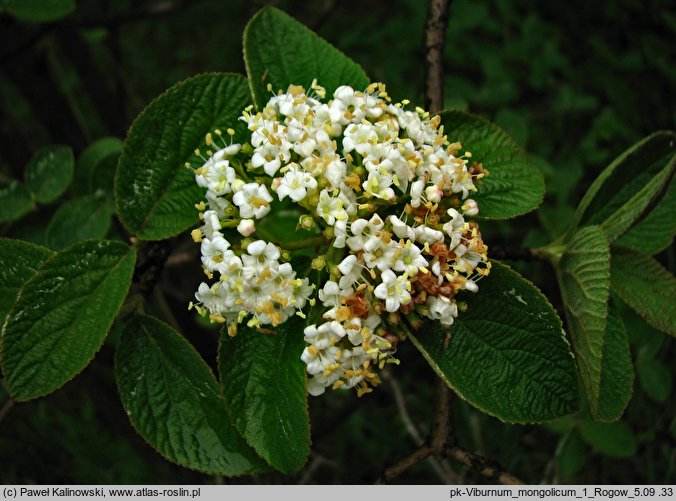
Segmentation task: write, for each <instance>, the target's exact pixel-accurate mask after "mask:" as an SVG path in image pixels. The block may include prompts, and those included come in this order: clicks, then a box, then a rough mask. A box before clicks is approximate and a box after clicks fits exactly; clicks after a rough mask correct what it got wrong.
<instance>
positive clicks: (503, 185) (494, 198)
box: [440, 111, 545, 219]
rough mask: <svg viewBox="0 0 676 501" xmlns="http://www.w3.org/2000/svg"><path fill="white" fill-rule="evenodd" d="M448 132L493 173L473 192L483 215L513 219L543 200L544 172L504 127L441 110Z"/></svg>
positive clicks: (450, 138)
mask: <svg viewBox="0 0 676 501" xmlns="http://www.w3.org/2000/svg"><path fill="white" fill-rule="evenodd" d="M440 116H441V123H442V124H443V125H444V134H446V135H447V136H448V139H449V140H450V141H460V142H461V143H462V146H463V148H465V149H467V150H469V151H470V152H471V153H472V158H471V162H470V164H471V163H473V162H478V163H481V164H482V165H483V167H484V168H485V169H486V170H488V172H489V175H488V176H487V177H485V178H484V179H482V180H480V181H479V182H478V183H477V187H478V191H477V192H476V193H473V194H472V195H471V198H473V199H475V200H476V201H477V202H478V204H479V217H481V218H485V219H510V218H513V217H516V216H520V215H521V214H525V213H527V212H530V211H532V210H533V209H535V208H536V207H537V206H538V205H540V204H541V203H542V199H543V197H544V193H545V184H544V178H543V177H542V173H541V172H540V171H539V170H538V168H537V166H536V165H535V164H534V163H533V162H532V161H531V160H530V159H529V158H528V157H526V154H525V153H524V152H523V150H522V149H521V148H520V147H519V145H518V144H516V142H515V141H514V140H513V139H512V138H511V137H510V136H509V135H508V134H507V133H506V132H505V131H503V130H502V129H501V128H499V127H498V126H497V125H494V124H492V123H490V122H488V121H487V120H484V119H483V118H481V117H478V116H476V115H471V114H469V113H464V112H462V111H445V112H442V113H441V115H440Z"/></svg>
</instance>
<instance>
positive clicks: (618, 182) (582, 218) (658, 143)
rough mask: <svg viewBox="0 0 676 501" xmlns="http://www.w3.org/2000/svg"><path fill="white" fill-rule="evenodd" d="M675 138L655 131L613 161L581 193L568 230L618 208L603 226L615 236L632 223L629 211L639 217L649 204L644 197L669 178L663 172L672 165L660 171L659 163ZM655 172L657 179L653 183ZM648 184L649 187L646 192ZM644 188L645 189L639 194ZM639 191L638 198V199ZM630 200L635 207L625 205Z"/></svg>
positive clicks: (601, 218) (600, 220)
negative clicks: (620, 212)
mask: <svg viewBox="0 0 676 501" xmlns="http://www.w3.org/2000/svg"><path fill="white" fill-rule="evenodd" d="M675 139H676V134H675V133H674V132H671V131H660V132H656V133H654V134H652V135H650V136H648V137H646V138H644V139H642V140H641V141H639V142H638V143H636V144H635V145H633V146H632V147H631V148H629V149H628V150H626V151H625V152H624V153H622V154H621V155H620V156H619V157H617V158H616V159H615V160H613V162H612V163H611V164H610V165H609V166H608V167H606V169H605V170H604V171H603V172H602V173H601V174H600V175H599V176H598V177H597V178H596V180H595V181H594V183H593V184H592V185H591V186H590V187H589V189H588V190H587V193H585V195H584V197H583V198H582V201H581V202H580V205H579V206H578V208H577V211H576V212H575V218H574V221H573V224H572V226H571V228H572V229H574V228H576V227H578V226H584V225H594V224H601V223H604V222H605V221H606V220H607V219H609V218H611V217H612V216H613V214H614V213H615V212H616V211H618V210H619V209H622V214H621V215H620V216H616V217H614V218H613V220H612V221H611V223H612V224H611V223H607V225H608V226H609V230H612V235H610V236H617V235H615V233H617V232H618V231H620V230H621V229H622V227H623V226H624V225H625V224H626V223H627V221H631V220H632V217H629V216H631V215H632V212H633V213H634V214H633V215H634V216H636V215H637V214H638V218H640V216H641V215H642V212H643V209H645V207H647V206H649V202H648V204H647V205H646V204H645V201H646V200H648V199H649V198H650V197H649V196H648V195H650V192H653V191H654V188H655V185H659V184H661V183H663V182H668V179H664V178H665V177H666V178H668V177H669V176H667V175H666V174H665V171H668V170H671V171H672V172H673V168H674V167H673V163H671V167H669V166H667V167H666V168H664V167H663V165H664V164H663V162H661V161H662V160H663V159H664V158H665V157H666V156H671V155H672V154H673V152H674V148H675V147H676V141H675ZM658 173H659V178H660V179H659V180H658V181H654V178H655V176H656V175H658ZM651 182H652V185H651V188H649V189H646V186H647V185H649V184H651ZM644 189H646V190H645V191H643V190H644ZM641 192H643V193H642V195H641V196H638V195H639V193H641ZM657 195H659V190H658V191H657ZM632 199H634V200H633V203H634V204H638V205H636V206H633V205H632V204H630V203H628V202H629V201H631V200H632ZM642 206H643V207H642ZM633 222H635V221H633ZM620 234H621V232H620ZM611 240H612V239H611Z"/></svg>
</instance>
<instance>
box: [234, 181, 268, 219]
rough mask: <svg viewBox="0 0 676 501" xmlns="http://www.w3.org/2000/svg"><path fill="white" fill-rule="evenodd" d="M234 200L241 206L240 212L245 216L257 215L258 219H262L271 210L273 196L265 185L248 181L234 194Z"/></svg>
mask: <svg viewBox="0 0 676 501" xmlns="http://www.w3.org/2000/svg"><path fill="white" fill-rule="evenodd" d="M232 201H233V202H234V204H235V205H237V206H238V207H239V214H240V216H242V217H243V218H247V219H248V218H252V217H254V216H255V217H256V219H260V218H262V217H263V216H265V215H266V214H267V213H268V212H270V202H272V197H271V196H270V193H268V189H267V188H266V187H265V185H262V184H258V183H247V184H245V185H244V186H242V189H241V190H240V191H238V192H237V193H235V194H234V195H233V197H232Z"/></svg>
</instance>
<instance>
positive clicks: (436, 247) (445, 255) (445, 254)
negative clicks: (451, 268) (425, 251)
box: [430, 242, 455, 263]
mask: <svg viewBox="0 0 676 501" xmlns="http://www.w3.org/2000/svg"><path fill="white" fill-rule="evenodd" d="M430 254H432V255H433V256H436V257H438V258H439V261H441V262H442V263H443V262H444V261H450V260H452V259H455V252H453V251H451V250H448V246H447V245H446V244H445V243H443V242H436V243H434V244H432V245H430Z"/></svg>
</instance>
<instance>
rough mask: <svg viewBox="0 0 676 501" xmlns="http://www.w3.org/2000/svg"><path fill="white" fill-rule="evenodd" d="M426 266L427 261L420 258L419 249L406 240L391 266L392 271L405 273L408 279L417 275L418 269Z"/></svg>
mask: <svg viewBox="0 0 676 501" xmlns="http://www.w3.org/2000/svg"><path fill="white" fill-rule="evenodd" d="M427 264H428V263H427V260H426V259H425V258H424V257H423V256H422V254H421V251H420V249H419V248H418V247H417V246H416V245H415V244H413V242H411V241H410V240H407V241H406V242H405V243H404V246H403V248H402V249H401V252H400V254H399V256H398V257H397V260H396V261H395V262H394V264H393V265H392V269H393V270H394V271H401V272H405V273H406V274H407V275H408V276H409V277H412V276H414V275H415V274H417V273H418V271H419V270H420V268H425V267H426V266H427Z"/></svg>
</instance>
